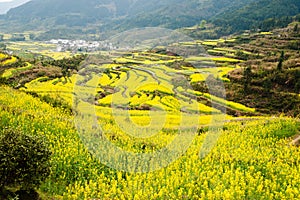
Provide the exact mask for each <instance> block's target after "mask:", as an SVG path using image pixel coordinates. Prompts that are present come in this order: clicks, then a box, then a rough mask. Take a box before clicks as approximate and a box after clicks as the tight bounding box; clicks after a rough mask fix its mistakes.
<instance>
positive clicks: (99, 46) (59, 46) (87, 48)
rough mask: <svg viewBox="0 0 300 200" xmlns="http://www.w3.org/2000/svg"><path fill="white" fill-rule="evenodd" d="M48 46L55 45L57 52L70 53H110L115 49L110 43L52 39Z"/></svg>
mask: <svg viewBox="0 0 300 200" xmlns="http://www.w3.org/2000/svg"><path fill="white" fill-rule="evenodd" d="M47 43H49V44H55V45H56V51H57V52H64V51H72V52H78V51H81V52H94V51H107V50H109V51H111V50H115V49H116V47H114V46H113V44H112V43H109V42H106V41H85V40H64V39H53V40H50V41H48V42H47Z"/></svg>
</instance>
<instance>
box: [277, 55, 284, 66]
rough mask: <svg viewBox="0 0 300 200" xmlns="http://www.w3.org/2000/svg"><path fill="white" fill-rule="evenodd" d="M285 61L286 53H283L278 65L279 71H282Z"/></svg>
mask: <svg viewBox="0 0 300 200" xmlns="http://www.w3.org/2000/svg"><path fill="white" fill-rule="evenodd" d="M283 61H284V51H282V52H281V55H280V58H279V62H278V65H277V70H278V71H281V70H282V65H283Z"/></svg>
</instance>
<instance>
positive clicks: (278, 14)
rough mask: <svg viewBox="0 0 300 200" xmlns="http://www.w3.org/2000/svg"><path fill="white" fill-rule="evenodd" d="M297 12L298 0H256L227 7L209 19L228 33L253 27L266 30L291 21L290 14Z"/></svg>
mask: <svg viewBox="0 0 300 200" xmlns="http://www.w3.org/2000/svg"><path fill="white" fill-rule="evenodd" d="M299 13H300V0H284V1H283V0H257V1H254V2H252V3H249V4H247V5H244V6H242V7H237V8H236V9H232V8H229V9H227V10H225V11H224V12H222V13H220V14H218V15H217V16H215V17H213V18H212V20H211V21H212V22H213V23H214V24H215V25H217V26H224V27H226V29H227V32H229V33H232V32H236V31H239V30H249V29H253V28H260V29H263V30H265V31H268V30H270V29H273V28H275V27H280V26H281V27H284V26H286V25H287V24H288V23H289V22H291V16H296V15H298V14H299Z"/></svg>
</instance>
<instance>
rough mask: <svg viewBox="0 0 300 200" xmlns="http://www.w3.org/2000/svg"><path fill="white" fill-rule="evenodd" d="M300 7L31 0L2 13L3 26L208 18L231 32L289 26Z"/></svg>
mask: <svg viewBox="0 0 300 200" xmlns="http://www.w3.org/2000/svg"><path fill="white" fill-rule="evenodd" d="M299 8H300V0H286V1H283V0H181V1H180V0H165V1H160V0H89V1H86V0H63V1H61V0H31V1H30V2H28V3H26V4H24V5H21V6H19V7H17V8H13V9H11V10H10V11H9V12H8V13H7V14H6V15H2V16H1V17H0V18H1V19H2V20H0V28H1V30H4V31H5V30H7V31H27V30H46V31H49V29H51V30H57V29H68V30H72V31H65V32H74V30H81V31H83V30H86V29H88V30H89V31H92V32H99V31H100V32H104V31H105V32H108V33H111V32H112V31H123V30H128V29H132V28H136V27H149V26H151V27H153V26H162V27H166V28H172V29H177V28H181V27H189V26H194V25H197V24H200V22H201V21H202V20H206V21H208V22H209V23H212V24H215V25H216V26H219V27H222V31H221V33H223V34H230V33H233V32H236V31H240V30H246V29H251V28H255V29H257V28H271V29H272V28H274V27H276V26H277V25H278V24H279V25H280V24H281V23H282V24H283V26H286V25H287V24H288V23H289V22H290V21H291V16H295V15H297V14H299V10H300V9H299ZM282 17H284V18H282ZM278 21H279V22H278ZM4 27H5V28H4ZM49 27H51V28H49ZM81 34H82V33H81Z"/></svg>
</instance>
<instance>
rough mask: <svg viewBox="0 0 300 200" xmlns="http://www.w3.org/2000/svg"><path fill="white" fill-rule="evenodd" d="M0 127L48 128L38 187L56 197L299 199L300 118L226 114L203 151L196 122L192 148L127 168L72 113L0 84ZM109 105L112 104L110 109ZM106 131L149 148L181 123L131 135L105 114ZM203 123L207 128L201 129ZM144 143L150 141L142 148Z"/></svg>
mask: <svg viewBox="0 0 300 200" xmlns="http://www.w3.org/2000/svg"><path fill="white" fill-rule="evenodd" d="M0 92H1V95H0V127H1V128H4V127H11V128H13V129H22V130H24V131H26V132H28V133H31V134H37V135H41V136H44V138H45V139H46V140H48V141H49V143H50V149H51V151H52V152H53V156H52V160H51V163H52V173H51V176H50V178H49V179H48V180H47V181H46V183H44V184H43V185H42V186H41V187H40V188H39V191H41V192H43V193H44V194H46V195H48V196H49V197H53V198H54V199H74V200H75V199H299V197H300V191H299V185H300V175H299V174H300V173H299V172H300V165H299V164H300V149H299V148H298V147H295V146H291V145H289V143H290V142H291V137H292V136H294V135H297V134H299V122H297V120H294V119H287V118H279V119H278V118H261V119H258V118H256V119H252V120H247V121H245V120H236V121H231V122H227V123H226V124H225V125H224V127H223V128H220V129H219V133H220V137H219V138H218V140H217V143H216V145H215V146H214V148H213V149H212V150H211V151H210V152H209V153H208V154H207V155H206V156H205V157H203V158H200V157H199V152H200V149H201V146H202V144H203V142H204V141H205V138H206V137H207V136H208V135H209V134H210V133H209V132H205V130H206V129H205V127H203V128H200V129H199V130H198V134H197V135H196V136H195V138H194V140H193V142H192V144H191V145H190V147H189V149H188V151H187V152H186V153H185V154H184V155H183V156H181V157H180V158H179V159H177V160H176V161H175V162H173V163H171V164H170V165H169V166H168V167H166V168H163V169H160V170H157V171H154V172H149V173H126V172H120V171H116V170H114V169H112V168H108V167H106V166H104V165H103V164H101V163H100V161H98V160H97V159H96V158H95V157H94V156H93V155H92V154H90V153H89V151H88V150H87V149H86V147H85V146H84V145H83V143H82V142H81V140H80V138H79V136H78V133H77V131H76V129H75V128H74V122H73V117H71V116H70V115H68V114H66V113H65V112H64V111H63V110H60V109H56V108H52V107H51V106H50V105H48V104H46V103H44V102H41V101H40V100H39V99H36V98H33V97H32V96H29V95H27V94H25V93H23V92H20V91H15V90H12V89H10V88H8V87H0ZM108 113H109V112H108ZM99 123H102V124H104V126H103V127H104V134H106V136H107V137H108V138H109V139H110V140H111V142H113V143H116V144H118V145H119V147H120V148H122V149H124V150H127V151H134V152H151V151H155V150H157V149H159V148H162V147H163V146H164V145H166V144H167V143H168V142H170V140H172V138H173V137H174V134H176V131H174V132H172V131H171V130H162V132H161V133H160V137H159V139H153V138H151V139H150V140H149V139H147V138H142V139H141V138H139V139H132V138H128V137H125V136H124V134H123V133H121V132H120V130H119V129H118V128H116V124H115V122H114V121H113V120H112V118H110V119H106V118H101V119H100V120H99ZM201 130H202V131H201ZM144 147H145V148H144Z"/></svg>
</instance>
